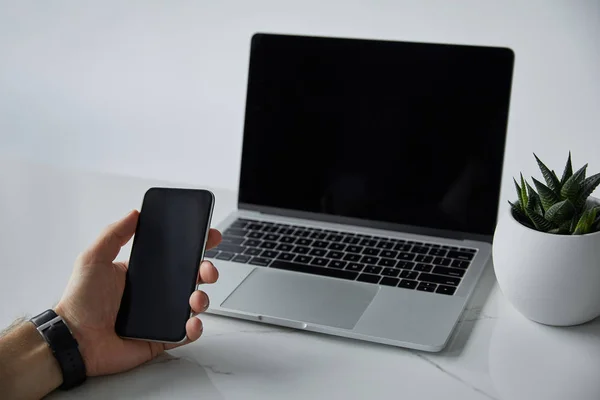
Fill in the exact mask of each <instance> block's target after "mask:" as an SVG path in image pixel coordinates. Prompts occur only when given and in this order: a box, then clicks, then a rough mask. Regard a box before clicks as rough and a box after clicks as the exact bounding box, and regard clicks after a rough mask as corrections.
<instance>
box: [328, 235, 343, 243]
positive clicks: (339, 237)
mask: <svg viewBox="0 0 600 400" xmlns="http://www.w3.org/2000/svg"><path fill="white" fill-rule="evenodd" d="M342 239H344V237H343V236H342V235H329V236H327V238H326V240H329V241H330V242H341V241H342Z"/></svg>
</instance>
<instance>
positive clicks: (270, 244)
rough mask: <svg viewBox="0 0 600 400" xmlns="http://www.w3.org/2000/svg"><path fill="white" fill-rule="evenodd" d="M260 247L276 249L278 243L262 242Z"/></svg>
mask: <svg viewBox="0 0 600 400" xmlns="http://www.w3.org/2000/svg"><path fill="white" fill-rule="evenodd" d="M258 247H260V248H263V249H274V248H275V247H277V243H276V242H266V241H265V242H262V243H261V244H260V245H259V246H258Z"/></svg>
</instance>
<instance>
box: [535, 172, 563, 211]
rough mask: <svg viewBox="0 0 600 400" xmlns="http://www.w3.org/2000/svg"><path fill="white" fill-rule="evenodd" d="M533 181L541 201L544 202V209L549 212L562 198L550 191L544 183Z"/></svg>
mask: <svg viewBox="0 0 600 400" xmlns="http://www.w3.org/2000/svg"><path fill="white" fill-rule="evenodd" d="M531 179H532V180H533V184H534V185H535V187H536V189H537V192H538V194H539V196H540V200H541V201H542V207H543V208H544V210H545V211H548V209H549V208H550V207H552V206H553V205H555V204H556V203H558V202H559V201H560V198H559V197H558V196H557V195H556V193H555V192H554V191H553V190H552V189H550V188H549V187H548V186H546V185H544V184H543V183H542V182H540V181H538V180H537V179H535V178H531Z"/></svg>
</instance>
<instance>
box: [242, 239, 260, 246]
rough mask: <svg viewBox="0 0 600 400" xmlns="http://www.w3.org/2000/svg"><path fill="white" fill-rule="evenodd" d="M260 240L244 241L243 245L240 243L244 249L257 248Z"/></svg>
mask: <svg viewBox="0 0 600 400" xmlns="http://www.w3.org/2000/svg"><path fill="white" fill-rule="evenodd" d="M261 242H262V240H258V239H246V241H245V242H244V243H242V246H246V247H258V246H260V244H261Z"/></svg>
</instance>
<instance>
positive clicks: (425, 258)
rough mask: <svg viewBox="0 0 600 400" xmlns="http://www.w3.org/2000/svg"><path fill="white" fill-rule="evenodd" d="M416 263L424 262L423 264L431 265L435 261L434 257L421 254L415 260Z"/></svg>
mask: <svg viewBox="0 0 600 400" xmlns="http://www.w3.org/2000/svg"><path fill="white" fill-rule="evenodd" d="M415 261H416V262H423V263H430V262H432V261H433V257H432V256H426V255H423V254H419V255H418V256H417V257H416V258H415Z"/></svg>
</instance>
